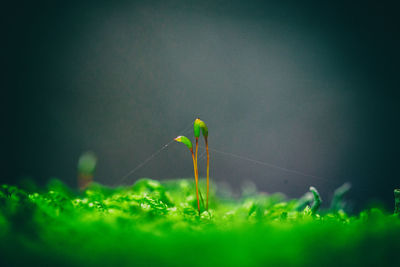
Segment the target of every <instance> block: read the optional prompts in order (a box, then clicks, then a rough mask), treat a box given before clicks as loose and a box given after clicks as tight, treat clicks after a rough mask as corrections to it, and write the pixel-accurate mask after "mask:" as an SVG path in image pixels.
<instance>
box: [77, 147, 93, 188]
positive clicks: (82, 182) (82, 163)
mask: <svg viewBox="0 0 400 267" xmlns="http://www.w3.org/2000/svg"><path fill="white" fill-rule="evenodd" d="M96 164H97V157H96V154H94V153H93V152H91V151H87V152H84V153H83V154H82V155H81V156H80V157H79V160H78V187H79V189H80V190H84V189H85V188H86V187H88V185H89V184H90V183H91V182H92V181H93V176H94V172H95V170H96Z"/></svg>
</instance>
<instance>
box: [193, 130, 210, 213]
mask: <svg viewBox="0 0 400 267" xmlns="http://www.w3.org/2000/svg"><path fill="white" fill-rule="evenodd" d="M204 141H205V144H206V153H207V200H206V210H207V211H208V199H209V194H210V154H209V152H208V138H207V136H204ZM198 150H199V138H198V137H196V154H195V160H194V161H193V164H194V165H195V179H196V192H198V178H199V168H198V164H197V155H198ZM192 154H193V153H192ZM196 177H197V178H196ZM200 196H201V193H200ZM202 201H203V199H202ZM197 202H198V203H199V199H198V196H197ZM203 206H204V202H203ZM198 208H199V213H200V206H198Z"/></svg>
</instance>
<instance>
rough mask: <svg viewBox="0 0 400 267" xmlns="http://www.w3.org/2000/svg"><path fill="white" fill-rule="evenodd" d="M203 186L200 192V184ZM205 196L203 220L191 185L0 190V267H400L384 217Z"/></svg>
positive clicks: (393, 223) (392, 220) (255, 196)
mask: <svg viewBox="0 0 400 267" xmlns="http://www.w3.org/2000/svg"><path fill="white" fill-rule="evenodd" d="M200 186H201V187H202V188H204V186H205V185H204V181H201V183H200ZM32 188H35V187H32ZM212 188H213V189H214V188H215V186H213V187H212ZM35 190H36V189H35ZM210 193H211V194H210V210H209V212H203V213H201V215H200V216H199V215H198V213H197V203H196V196H195V194H194V182H193V181H192V179H189V180H174V181H166V182H158V181H155V180H151V179H142V180H140V181H138V182H136V183H135V184H134V185H133V186H130V187H118V188H108V187H104V186H101V185H99V184H92V185H91V186H90V187H89V188H87V189H86V190H85V191H83V192H78V191H74V190H71V189H70V188H68V187H67V186H65V185H64V184H62V183H61V182H60V181H57V180H53V181H52V182H51V183H50V184H49V185H48V186H47V187H45V188H43V189H40V188H39V189H37V191H29V190H27V189H25V190H22V189H21V188H19V187H15V186H8V185H3V186H1V187H0V251H1V262H2V263H3V262H4V263H5V265H4V266H8V265H30V266H32V265H41V266H43V265H58V266H70V265H74V266H98V265H101V266H105V265H106V266H116V265H119V266H153V265H158V266H160V265H162V266H164V265H167V266H267V265H269V266H315V265H318V266H341V265H355V264H358V265H360V266H366V265H368V266H371V265H380V266H382V265H393V266H395V265H396V262H395V255H397V254H396V253H397V252H398V251H399V249H400V244H399V242H398V237H399V236H400V220H399V218H398V217H397V216H393V215H391V214H387V213H385V212H384V211H382V210H379V209H371V210H365V211H363V212H362V213H360V214H359V215H354V216H350V215H348V214H346V213H345V212H343V210H340V211H337V212H336V211H335V212H327V211H323V210H321V211H319V213H317V209H314V210H312V209H311V208H310V206H308V205H306V206H305V208H304V205H305V204H304V203H305V200H304V199H300V200H296V199H294V200H287V199H286V198H285V197H284V196H283V195H282V194H273V195H267V194H260V193H257V192H255V191H254V192H250V193H249V192H247V193H246V194H245V195H244V196H242V197H239V198H237V199H234V198H228V197H224V198H220V197H218V195H216V194H215V192H214V191H211V192H210ZM307 199H309V197H308V198H307ZM307 201H308V200H307ZM300 206H302V207H303V208H299V207H300ZM2 266H3V265H2Z"/></svg>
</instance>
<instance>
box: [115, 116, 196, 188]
mask: <svg viewBox="0 0 400 267" xmlns="http://www.w3.org/2000/svg"><path fill="white" fill-rule="evenodd" d="M192 125H193V122H192V123H191V124H190V125H189V126H187V127H186V128H185V129H183V130H182V131H181V133H182V134H184V133H186V132H187V131H189V129H190V128H191V127H192ZM174 141H175V140H174V139H172V140H171V141H169V142H168V143H166V144H165V145H163V146H162V147H161V148H160V149H159V150H157V151H156V152H154V153H153V154H151V155H150V156H149V157H148V158H146V159H145V160H144V161H142V162H141V163H139V164H138V165H137V166H136V167H135V168H133V169H132V170H131V171H129V172H128V173H127V174H125V175H124V176H123V177H122V178H121V179H119V181H118V182H116V183H114V185H116V184H121V183H123V182H125V180H126V179H127V178H128V177H129V176H131V175H132V174H134V173H135V172H136V171H137V170H139V169H140V168H141V167H143V166H144V165H145V164H147V163H148V162H149V161H150V160H152V159H153V158H154V157H155V156H157V155H158V154H160V153H161V152H162V151H163V150H164V149H166V148H167V147H168V146H169V145H170V144H172V143H173V142H174Z"/></svg>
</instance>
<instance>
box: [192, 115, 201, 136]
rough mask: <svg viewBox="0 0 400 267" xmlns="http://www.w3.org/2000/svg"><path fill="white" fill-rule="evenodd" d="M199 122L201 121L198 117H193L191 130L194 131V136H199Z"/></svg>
mask: <svg viewBox="0 0 400 267" xmlns="http://www.w3.org/2000/svg"><path fill="white" fill-rule="evenodd" d="M201 123H202V121H201V120H200V119H199V118H197V119H195V121H194V124H193V131H194V137H196V138H199V136H200V128H201Z"/></svg>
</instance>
